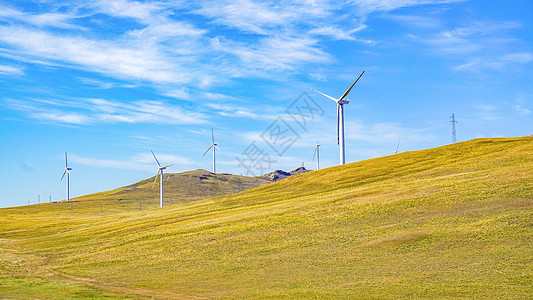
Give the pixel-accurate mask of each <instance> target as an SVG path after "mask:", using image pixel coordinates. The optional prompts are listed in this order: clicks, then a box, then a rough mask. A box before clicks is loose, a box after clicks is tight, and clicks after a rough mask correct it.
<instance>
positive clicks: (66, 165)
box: [65, 152, 68, 169]
mask: <svg viewBox="0 0 533 300" xmlns="http://www.w3.org/2000/svg"><path fill="white" fill-rule="evenodd" d="M66 168H68V161H67V152H65V169H66Z"/></svg>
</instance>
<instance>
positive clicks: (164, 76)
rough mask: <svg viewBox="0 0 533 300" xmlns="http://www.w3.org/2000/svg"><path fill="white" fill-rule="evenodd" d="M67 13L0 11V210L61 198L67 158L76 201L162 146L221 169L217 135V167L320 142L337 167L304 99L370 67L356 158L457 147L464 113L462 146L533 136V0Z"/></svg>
mask: <svg viewBox="0 0 533 300" xmlns="http://www.w3.org/2000/svg"><path fill="white" fill-rule="evenodd" d="M69 2H70V1H52V0H50V1H49V0H42V1H18V0H15V1H9V2H6V1H4V2H1V3H0V91H1V93H0V122H1V129H0V138H1V139H2V146H1V147H0V165H1V172H0V182H2V186H1V194H0V195H1V197H0V207H2V206H15V205H25V204H27V203H28V202H29V203H36V202H37V199H38V195H40V197H41V201H43V202H44V201H48V199H49V197H50V196H51V197H52V200H61V199H65V185H64V182H60V181H59V179H60V177H61V174H62V172H63V168H64V152H65V151H68V153H69V167H72V168H73V170H72V177H71V196H79V195H84V194H88V193H93V192H98V191H104V190H108V189H113V188H117V187H120V186H124V185H127V184H131V183H134V182H136V181H138V180H142V179H145V178H148V177H150V176H153V175H154V174H155V173H156V171H157V168H156V165H155V162H154V161H153V158H152V156H151V153H150V150H153V151H154V152H155V153H156V155H158V158H159V160H160V161H161V163H164V164H174V166H172V167H170V168H169V169H168V170H167V172H182V171H186V170H193V169H199V168H202V169H208V170H210V169H211V156H210V155H206V156H202V154H203V152H204V151H205V150H206V149H207V148H208V147H209V145H210V143H211V136H210V135H211V128H212V127H213V128H214V131H215V139H216V142H217V143H218V145H219V147H220V148H221V150H222V151H219V152H217V160H218V163H217V171H218V172H225V173H233V174H240V173H243V174H244V175H246V174H247V173H248V175H252V173H253V174H255V175H259V173H265V172H269V171H273V170H276V169H284V170H292V169H294V168H296V167H298V166H300V165H301V164H302V162H303V163H304V164H305V166H306V167H308V168H312V169H314V168H315V162H313V161H312V157H313V150H314V142H315V141H316V142H318V143H321V144H322V146H321V148H320V150H321V153H320V154H321V167H329V166H334V165H336V164H338V156H339V154H338V152H339V151H338V146H337V143H336V124H335V123H336V106H335V103H333V102H332V101H331V100H329V99H327V98H325V97H323V96H321V95H319V94H316V93H313V92H312V91H310V90H309V88H314V89H317V90H319V91H322V92H324V93H326V94H329V95H331V96H334V97H338V96H340V95H341V94H342V93H343V92H344V90H345V89H346V88H347V87H348V86H349V85H350V84H351V83H352V82H353V80H355V78H356V77H357V76H358V75H359V74H360V73H361V72H362V71H363V70H364V71H366V72H365V74H364V75H363V77H362V78H361V80H360V81H359V82H358V83H357V85H356V86H355V87H354V89H353V90H352V92H351V94H350V95H349V99H350V103H349V104H348V105H347V106H345V118H346V127H345V128H346V145H347V146H346V147H347V152H346V160H347V162H354V161H359V160H364V159H368V158H374V157H379V156H384V155H390V154H391V153H392V152H394V150H395V148H396V144H397V142H398V140H400V146H399V151H400V152H404V151H412V150H419V149H425V148H430V147H436V146H441V145H446V144H449V143H450V142H451V126H450V122H449V121H450V116H451V114H452V113H455V116H456V119H457V121H458V123H457V140H458V141H464V140H469V139H473V138H478V137H499V136H525V135H530V134H533V130H532V128H533V115H532V113H531V111H532V110H533V85H532V84H531V78H533V76H532V75H533V74H532V73H533V71H532V66H533V44H532V39H533V30H532V29H533V2H532V1H530V0H522V1H521V0H516V1H468V0H465V1H454V0H405V1H401V0H382V1H378V0H360V1H357V0H354V1H345V2H344V3H342V2H340V1H326V0H324V1H321V0H302V1H294V2H291V3H287V2H285V1H279V2H278V1H261V2H259V1H252V0H238V1H234V0H231V1H225V0H217V1H198V2H196V1H195V2H192V1H191V2H188V1H148V2H136V1H126V0H105V1H103V0H102V1H92V0H89V1H81V2H82V3H81V4H80V3H77V4H71V3H69ZM73 2H80V1H73ZM303 104H308V105H307V107H310V109H311V110H310V111H307V112H306V111H305V107H306V105H303ZM302 108H303V110H302ZM298 109H300V110H299V111H298ZM310 112H312V114H310ZM278 125H279V126H281V127H279V128H281V129H282V130H287V131H285V133H284V136H283V138H284V139H278V140H276V139H275V138H273V135H272V132H273V131H271V129H272V128H277V127H276V126H278ZM278 137H279V136H278ZM239 160H240V161H241V163H239Z"/></svg>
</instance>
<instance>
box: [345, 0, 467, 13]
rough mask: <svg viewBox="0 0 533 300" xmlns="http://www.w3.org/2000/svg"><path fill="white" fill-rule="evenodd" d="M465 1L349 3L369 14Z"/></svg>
mask: <svg viewBox="0 0 533 300" xmlns="http://www.w3.org/2000/svg"><path fill="white" fill-rule="evenodd" d="M464 1H466V0H352V1H350V3H351V4H352V5H354V6H356V7H357V8H358V9H359V11H360V13H362V14H370V13H373V12H377V11H393V10H396V9H399V8H402V7H409V6H418V5H435V4H446V3H455V2H464Z"/></svg>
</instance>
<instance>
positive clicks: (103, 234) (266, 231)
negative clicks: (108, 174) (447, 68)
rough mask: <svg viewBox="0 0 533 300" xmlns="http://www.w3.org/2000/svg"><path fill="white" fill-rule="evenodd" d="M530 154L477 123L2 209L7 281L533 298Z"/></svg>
mask: <svg viewBox="0 0 533 300" xmlns="http://www.w3.org/2000/svg"><path fill="white" fill-rule="evenodd" d="M532 170H533V139H532V138H531V137H524V138H502V139H477V140H472V141H468V142H464V143H458V144H453V145H448V146H444V147H439V148H435V149H428V150H422V151H416V152H406V153H401V154H397V155H391V156H387V157H382V158H377V159H372V160H367V161H362V162H356V163H351V164H348V165H344V166H338V167H333V168H328V169H322V170H319V171H314V172H309V173H305V174H301V175H298V176H293V177H290V178H287V179H284V180H282V181H279V182H275V183H272V184H269V185H265V186H262V187H258V188H254V189H250V190H247V191H244V192H241V193H238V194H233V195H229V196H224V197H218V198H212V199H208V200H202V201H195V202H185V203H180V204H177V205H173V206H171V207H165V208H163V209H150V210H146V211H142V212H128V213H124V212H121V213H116V214H111V213H110V214H102V215H99V214H95V213H94V212H89V211H87V213H86V214H82V213H76V214H73V213H71V212H72V211H73V210H74V209H73V210H68V209H64V210H56V211H55V212H54V213H50V211H52V210H51V209H50V206H53V205H54V204H41V205H33V206H31V207H19V208H6V209H1V210H0V295H2V296H3V297H4V298H28V299H29V298H31V299H34V298H75V297H79V298H83V297H86V298H99V297H100V298H104V297H105V298H150V297H155V298H161V299H166V298H168V299H197V298H235V299H242V298H256V299H264V298H300V299H302V298H303V299H309V298H319V299H322V298H344V299H352V298H377V299H381V298H394V299H395V298H476V299H483V298H491V299H501V298H506V299H531V298H533V269H532V268H531V266H532V263H533V239H532V236H533V171H532ZM146 184H148V183H146ZM149 184H150V185H151V183H149ZM132 188H134V187H132ZM89 198H90V197H89ZM94 201H96V200H94ZM81 202H82V201H80V203H81ZM117 202H118V201H117ZM55 205H56V206H61V205H63V204H55ZM117 205H118V204H117ZM80 211H81V209H80Z"/></svg>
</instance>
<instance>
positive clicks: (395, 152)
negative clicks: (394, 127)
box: [394, 139, 400, 154]
mask: <svg viewBox="0 0 533 300" xmlns="http://www.w3.org/2000/svg"><path fill="white" fill-rule="evenodd" d="M399 147H400V139H398V145H396V151H394V154H398V148H399Z"/></svg>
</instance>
